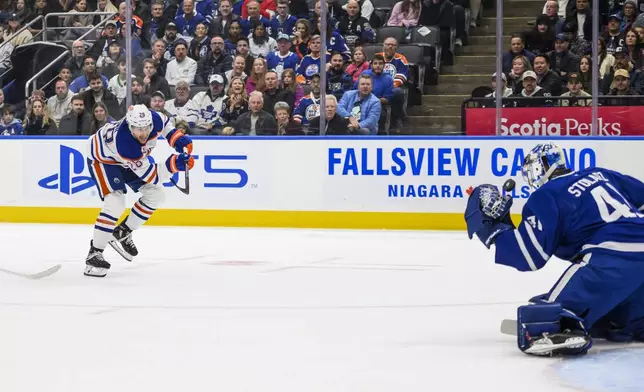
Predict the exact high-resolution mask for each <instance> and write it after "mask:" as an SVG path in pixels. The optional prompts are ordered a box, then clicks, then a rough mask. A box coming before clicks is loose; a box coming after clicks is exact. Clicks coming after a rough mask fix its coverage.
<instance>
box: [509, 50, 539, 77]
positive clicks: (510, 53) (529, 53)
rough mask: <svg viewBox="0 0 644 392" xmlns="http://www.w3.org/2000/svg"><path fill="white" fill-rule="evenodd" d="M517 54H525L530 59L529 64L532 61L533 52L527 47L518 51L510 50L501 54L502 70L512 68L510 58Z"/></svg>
mask: <svg viewBox="0 0 644 392" xmlns="http://www.w3.org/2000/svg"><path fill="white" fill-rule="evenodd" d="M517 56H525V57H527V58H528V60H530V64H532V62H534V53H532V52H531V51H529V50H527V49H523V51H522V52H520V53H514V52H512V51H511V50H510V51H507V52H505V53H504V54H503V72H505V73H508V72H510V71H511V70H512V60H514V58H515V57H517Z"/></svg>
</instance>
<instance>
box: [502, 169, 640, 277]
mask: <svg viewBox="0 0 644 392" xmlns="http://www.w3.org/2000/svg"><path fill="white" fill-rule="evenodd" d="M643 205H644V183H642V182H640V181H639V180H637V179H635V178H632V177H629V176H627V175H624V174H620V173H617V172H615V171H611V170H607V169H602V168H592V169H585V170H581V171H578V172H572V173H569V174H565V175H562V176H559V177H556V178H554V179H552V180H550V181H548V182H547V183H546V184H544V185H543V186H541V187H540V188H539V189H537V190H536V191H534V193H532V195H530V198H529V199H528V201H527V203H526V205H525V206H524V208H523V212H522V215H523V219H522V221H521V224H519V226H518V227H517V228H516V229H515V230H506V231H504V232H502V233H501V234H499V235H498V237H497V238H496V240H495V244H496V255H495V262H496V263H498V264H504V265H507V266H510V267H514V268H516V269H518V270H520V271H529V270H533V271H534V270H537V269H539V268H541V267H543V266H544V265H545V264H546V262H547V261H548V259H549V258H550V257H551V256H553V255H554V256H557V257H558V258H560V259H563V260H569V261H573V262H574V261H578V260H580V259H581V257H583V256H584V255H585V254H587V253H592V252H593V251H599V250H601V251H602V252H604V253H606V252H619V253H624V252H626V253H630V252H644V213H642V212H641V211H640V208H642V206H643ZM591 257H592V256H591Z"/></svg>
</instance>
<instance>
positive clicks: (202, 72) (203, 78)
mask: <svg viewBox="0 0 644 392" xmlns="http://www.w3.org/2000/svg"><path fill="white" fill-rule="evenodd" d="M224 45H225V44H224V39H223V37H221V36H214V37H212V39H211V40H210V48H211V52H210V53H209V54H208V55H207V56H204V57H202V58H201V60H199V63H198V65H197V76H196V77H195V83H196V84H203V85H206V84H208V80H209V78H210V75H213V74H219V75H224V74H225V73H226V72H228V71H230V70H231V69H232V68H233V56H231V55H229V54H228V53H226V52H224Z"/></svg>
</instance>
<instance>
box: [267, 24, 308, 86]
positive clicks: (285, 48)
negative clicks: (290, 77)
mask: <svg viewBox="0 0 644 392" xmlns="http://www.w3.org/2000/svg"><path fill="white" fill-rule="evenodd" d="M277 49H279V50H277V51H273V52H271V53H269V54H268V56H267V57H266V66H267V67H268V69H270V70H273V71H275V72H277V77H278V78H279V79H280V80H281V79H282V72H284V70H285V69H292V70H295V68H297V63H298V62H299V61H300V59H299V58H298V57H297V54H295V53H293V52H291V39H290V37H289V36H288V35H287V34H284V33H282V34H280V35H279V37H277Z"/></svg>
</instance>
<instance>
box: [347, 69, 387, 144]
mask: <svg viewBox="0 0 644 392" xmlns="http://www.w3.org/2000/svg"><path fill="white" fill-rule="evenodd" d="M372 89H373V79H372V77H371V75H369V74H364V73H363V74H362V75H360V78H359V79H358V89H357V90H351V91H347V92H346V93H344V95H343V96H342V99H341V100H340V103H339V104H338V113H339V114H340V115H341V116H342V117H345V118H348V119H349V129H350V130H351V131H352V132H355V133H360V134H372V135H376V134H377V133H378V121H379V120H380V113H381V111H382V104H381V103H380V100H379V99H378V98H377V97H376V96H375V95H373V94H372V92H371V91H372Z"/></svg>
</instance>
